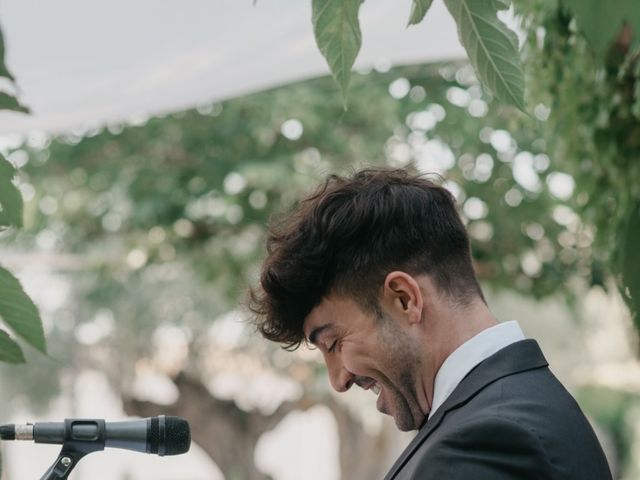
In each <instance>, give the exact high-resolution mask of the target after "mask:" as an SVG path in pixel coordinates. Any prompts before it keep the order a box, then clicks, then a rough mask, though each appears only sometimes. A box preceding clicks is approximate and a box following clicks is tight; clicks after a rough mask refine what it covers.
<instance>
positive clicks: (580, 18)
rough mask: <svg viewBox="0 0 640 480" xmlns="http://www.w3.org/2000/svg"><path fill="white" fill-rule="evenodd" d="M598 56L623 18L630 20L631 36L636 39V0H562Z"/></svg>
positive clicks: (639, 34)
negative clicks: (605, 0) (632, 32)
mask: <svg viewBox="0 0 640 480" xmlns="http://www.w3.org/2000/svg"><path fill="white" fill-rule="evenodd" d="M564 2H565V4H566V5H567V7H568V8H569V10H571V12H572V13H573V15H574V17H575V19H576V23H577V25H578V29H579V30H580V31H581V32H582V33H584V36H585V37H586V38H587V40H588V42H589V43H590V44H591V47H592V48H593V50H594V51H595V53H596V55H597V56H598V57H599V58H601V59H602V58H603V57H604V55H605V53H607V50H608V48H609V47H610V46H611V44H612V43H613V41H614V40H615V39H616V37H617V36H618V34H619V33H620V29H621V28H622V25H623V24H624V22H625V21H628V22H630V23H631V25H632V28H633V31H634V37H635V38H634V40H635V42H636V43H637V42H638V41H639V40H640V2H638V1H637V0H610V1H607V2H603V1H601V0H564Z"/></svg>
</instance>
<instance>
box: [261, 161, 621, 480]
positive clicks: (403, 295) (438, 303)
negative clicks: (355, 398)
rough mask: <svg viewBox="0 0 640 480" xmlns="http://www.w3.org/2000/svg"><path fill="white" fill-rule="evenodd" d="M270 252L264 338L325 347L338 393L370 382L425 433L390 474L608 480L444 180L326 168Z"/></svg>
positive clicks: (588, 432)
mask: <svg viewBox="0 0 640 480" xmlns="http://www.w3.org/2000/svg"><path fill="white" fill-rule="evenodd" d="M267 251H268V255H267V258H266V260H265V262H264V265H263V270H262V275H261V289H260V290H259V291H254V292H252V300H251V308H252V310H253V311H254V312H255V313H256V318H257V324H258V327H259V330H260V331H261V332H262V334H263V335H264V336H265V337H266V338H268V339H270V340H273V341H276V342H280V343H282V344H284V345H285V346H286V347H287V348H290V349H295V348H297V347H298V346H300V345H301V344H302V343H306V342H309V343H312V344H314V345H316V346H317V347H318V348H319V349H320V351H321V352H322V354H323V356H324V360H325V363H326V366H327V370H328V373H329V378H330V381H331V385H332V386H333V388H335V389H336V390H337V391H338V392H345V391H347V390H348V389H349V388H350V387H351V386H353V385H354V384H355V385H358V386H359V387H361V388H364V389H371V390H373V391H374V392H375V393H376V394H377V395H378V400H377V408H378V410H379V411H381V412H382V413H385V414H388V415H391V416H392V417H393V419H394V420H395V423H396V425H397V427H398V428H399V429H400V430H403V431H408V430H418V434H417V436H416V437H415V438H414V440H413V441H412V442H411V443H410V444H409V446H408V447H407V449H406V450H405V451H404V453H403V454H402V455H401V456H400V458H399V459H398V460H397V461H396V463H395V465H394V466H393V467H392V469H391V471H390V472H389V473H388V474H387V476H386V477H385V478H386V479H388V480H391V479H394V480H408V479H425V480H435V479H438V480H440V479H448V480H471V479H474V480H475V479H480V480H516V479H517V480H556V479H557V480H559V479H563V480H589V479H594V480H607V479H611V473H610V471H609V467H608V465H607V461H606V459H605V456H604V454H603V452H602V449H601V447H600V445H599V444H598V441H597V439H596V436H595V434H594V432H593V430H592V428H591V426H590V425H589V422H588V421H587V419H586V418H585V416H584V415H583V413H582V412H581V410H580V408H579V407H578V405H577V404H576V402H575V400H574V399H573V398H572V397H571V395H570V394H569V393H568V392H567V391H566V390H565V389H564V387H563V386H562V385H561V384H560V383H559V382H558V380H557V379H556V378H555V377H554V376H553V374H552V373H551V372H550V371H549V369H548V364H547V362H546V360H545V358H544V356H543V354H542V352H541V351H540V348H539V347H538V344H537V343H536V342H535V340H526V339H525V338H524V335H523V334H522V331H521V330H520V327H519V326H518V324H517V323H516V322H508V323H504V324H499V323H498V321H497V320H496V319H495V318H494V316H493V315H492V314H491V311H490V310H489V308H488V307H487V305H486V302H485V299H484V296H483V294H482V291H481V289H480V286H479V285H478V282H477V280H476V277H475V274H474V271H473V266H472V261H471V254H470V247H469V239H468V236H467V233H466V230H465V228H464V225H463V223H462V221H461V220H460V217H459V216H458V213H457V211H456V207H455V203H454V200H453V198H452V196H451V195H450V194H449V192H448V191H447V190H446V189H444V188H443V187H440V186H438V185H436V184H434V183H433V182H430V181H429V180H426V179H424V178H420V177H416V176H412V175H410V174H408V173H407V172H405V171H403V170H384V169H369V170H364V171H361V172H359V173H356V174H355V175H353V176H351V177H350V178H344V177H339V176H330V177H329V178H328V179H327V181H326V182H325V183H324V185H323V186H321V187H320V188H319V189H318V190H317V191H316V192H315V193H314V194H312V195H311V196H309V197H308V198H306V199H305V200H303V201H302V202H301V203H300V205H299V206H298V208H297V209H296V210H295V211H294V212H293V213H292V214H291V215H289V216H288V217H287V218H286V219H284V220H283V221H282V222H281V223H280V224H278V225H275V226H272V229H271V233H270V236H269V239H268V242H267ZM363 461H366V459H363Z"/></svg>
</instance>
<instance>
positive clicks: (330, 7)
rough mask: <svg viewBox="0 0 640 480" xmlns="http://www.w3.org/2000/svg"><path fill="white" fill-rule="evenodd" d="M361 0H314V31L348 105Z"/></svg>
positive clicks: (359, 38) (345, 103) (319, 46)
mask: <svg viewBox="0 0 640 480" xmlns="http://www.w3.org/2000/svg"><path fill="white" fill-rule="evenodd" d="M360 5H362V0H312V3H311V8H312V23H313V33H314V34H315V37H316V43H317V44H318V48H319V49H320V52H321V53H322V55H323V56H324V58H325V59H326V60H327V63H328V64H329V68H330V69H331V74H332V75H333V78H334V79H335V80H336V82H337V83H338V85H339V86H340V89H341V91H342V99H343V102H344V107H345V109H346V107H347V91H348V89H349V82H350V80H351V67H352V66H353V63H354V62H355V61H356V57H357V56H358V52H359V51H360V46H361V44H362V34H361V32H360V23H359V21H358V11H359V10H360Z"/></svg>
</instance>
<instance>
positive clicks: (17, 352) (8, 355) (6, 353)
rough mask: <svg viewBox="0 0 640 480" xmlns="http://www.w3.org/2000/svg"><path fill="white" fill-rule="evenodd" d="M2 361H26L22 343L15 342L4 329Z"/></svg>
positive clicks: (0, 334)
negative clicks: (21, 346)
mask: <svg viewBox="0 0 640 480" xmlns="http://www.w3.org/2000/svg"><path fill="white" fill-rule="evenodd" d="M0 362H6V363H24V355H23V354H22V349H21V348H20V345H18V344H17V343H16V342H14V341H13V340H12V339H11V337H9V334H8V333H7V332H5V331H4V330H0Z"/></svg>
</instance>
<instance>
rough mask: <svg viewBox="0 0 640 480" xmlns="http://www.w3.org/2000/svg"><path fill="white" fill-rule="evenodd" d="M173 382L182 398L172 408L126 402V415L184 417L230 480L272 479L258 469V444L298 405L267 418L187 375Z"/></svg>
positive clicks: (284, 407)
mask: <svg viewBox="0 0 640 480" xmlns="http://www.w3.org/2000/svg"><path fill="white" fill-rule="evenodd" d="M173 381H174V383H175V385H176V387H177V388H178V391H179V392H180V396H179V397H178V400H177V401H176V402H175V403H173V404H172V405H159V404H156V403H153V402H147V401H141V400H136V399H125V400H124V401H123V407H124V410H125V412H126V413H127V414H129V415H138V416H142V417H149V416H155V415H160V414H167V415H176V416H180V417H183V418H185V419H186V420H187V421H188V422H189V424H190V426H191V437H192V439H193V441H194V442H195V443H197V444H198V445H199V446H200V448H202V449H203V450H204V451H205V452H206V453H207V454H208V455H209V456H210V457H211V459H212V460H213V461H214V462H215V463H216V465H217V466H218V468H219V469H220V470H221V471H222V473H223V474H224V476H225V478H226V479H227V480H267V479H268V478H270V477H269V476H268V475H265V474H264V473H262V472H260V471H259V470H258V469H257V468H256V466H255V460H254V454H255V447H256V443H257V442H258V439H259V438H260V436H261V435H262V434H263V433H265V432H266V431H268V430H271V429H272V428H274V427H275V426H276V425H277V424H278V422H280V420H282V418H284V417H285V416H286V415H287V414H288V413H289V412H290V411H292V410H293V409H294V408H295V406H296V405H295V404H293V403H290V402H287V403H283V404H282V405H281V406H280V408H278V409H277V410H276V411H275V412H274V413H273V414H272V415H268V416H266V415H262V414H261V413H259V412H246V411H244V410H241V409H240V408H238V407H237V405H236V404H235V402H233V401H228V400H220V399H218V398H215V397H214V396H213V395H211V393H209V390H207V388H206V387H205V386H204V385H203V384H202V382H200V381H199V380H197V379H194V378H191V377H188V376H187V375H186V374H184V373H182V374H180V375H178V377H176V378H175V379H173Z"/></svg>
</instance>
